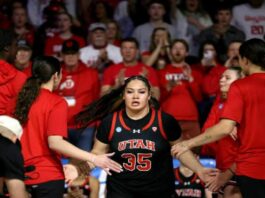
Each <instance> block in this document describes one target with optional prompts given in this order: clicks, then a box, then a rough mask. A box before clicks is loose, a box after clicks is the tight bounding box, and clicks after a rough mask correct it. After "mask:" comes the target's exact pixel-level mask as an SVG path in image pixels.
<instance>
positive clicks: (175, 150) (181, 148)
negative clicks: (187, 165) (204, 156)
mask: <svg viewBox="0 0 265 198" xmlns="http://www.w3.org/2000/svg"><path fill="white" fill-rule="evenodd" d="M189 149H190V148H189V146H188V143H187V141H181V142H178V143H177V144H175V145H174V146H172V147H171V154H172V156H174V157H176V158H179V157H180V155H182V154H183V153H185V152H186V151H188V150H189Z"/></svg>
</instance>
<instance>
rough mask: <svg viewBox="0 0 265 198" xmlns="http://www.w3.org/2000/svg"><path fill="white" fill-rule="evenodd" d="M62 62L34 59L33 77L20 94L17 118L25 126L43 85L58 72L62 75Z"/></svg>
mask: <svg viewBox="0 0 265 198" xmlns="http://www.w3.org/2000/svg"><path fill="white" fill-rule="evenodd" d="M60 70H61V67H60V62H59V61H58V60H57V59H56V58H54V57H52V56H40V57H37V58H35V59H34V61H33V65H32V77H30V78H28V79H27V81H26V83H25V84H24V85H23V87H22V89H21V91H20V92H19V94H18V99H17V104H16V108H15V116H16V118H17V119H18V120H19V121H20V122H21V123H22V124H25V123H26V122H27V120H28V114H29V110H30V107H31V106H32V104H33V103H34V101H35V100H36V99H37V97H38V95H39V93H40V88H41V85H42V84H43V83H47V82H48V81H49V80H50V79H51V78H52V76H53V75H54V74H55V73H56V72H57V73H60Z"/></svg>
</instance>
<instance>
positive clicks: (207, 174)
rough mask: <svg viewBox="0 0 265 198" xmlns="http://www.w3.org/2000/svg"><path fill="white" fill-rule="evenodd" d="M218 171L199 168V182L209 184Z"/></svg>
mask: <svg viewBox="0 0 265 198" xmlns="http://www.w3.org/2000/svg"><path fill="white" fill-rule="evenodd" d="M219 172H220V171H219V170H218V169H215V168H205V167H203V168H201V170H200V171H199V172H198V173H197V174H198V176H199V177H200V178H201V180H202V181H203V182H204V183H206V184H208V183H211V182H212V181H213V180H214V179H215V177H216V176H217V175H218V174H219Z"/></svg>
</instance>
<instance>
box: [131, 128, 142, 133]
mask: <svg viewBox="0 0 265 198" xmlns="http://www.w3.org/2000/svg"><path fill="white" fill-rule="evenodd" d="M132 132H133V133H141V130H140V129H133V131H132Z"/></svg>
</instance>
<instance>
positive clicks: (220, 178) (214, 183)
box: [206, 172, 231, 192]
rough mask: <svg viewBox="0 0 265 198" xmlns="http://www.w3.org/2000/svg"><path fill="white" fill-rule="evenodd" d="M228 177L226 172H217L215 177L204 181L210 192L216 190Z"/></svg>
mask: <svg viewBox="0 0 265 198" xmlns="http://www.w3.org/2000/svg"><path fill="white" fill-rule="evenodd" d="M230 178H231V177H230V175H229V174H227V173H226V172H218V173H217V174H216V176H215V177H213V178H212V179H211V180H209V181H208V182H207V183H206V187H207V188H208V189H209V190H210V191H212V192H217V191H218V190H220V188H221V187H223V186H224V185H225V184H226V183H227V182H228V181H229V180H230Z"/></svg>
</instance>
